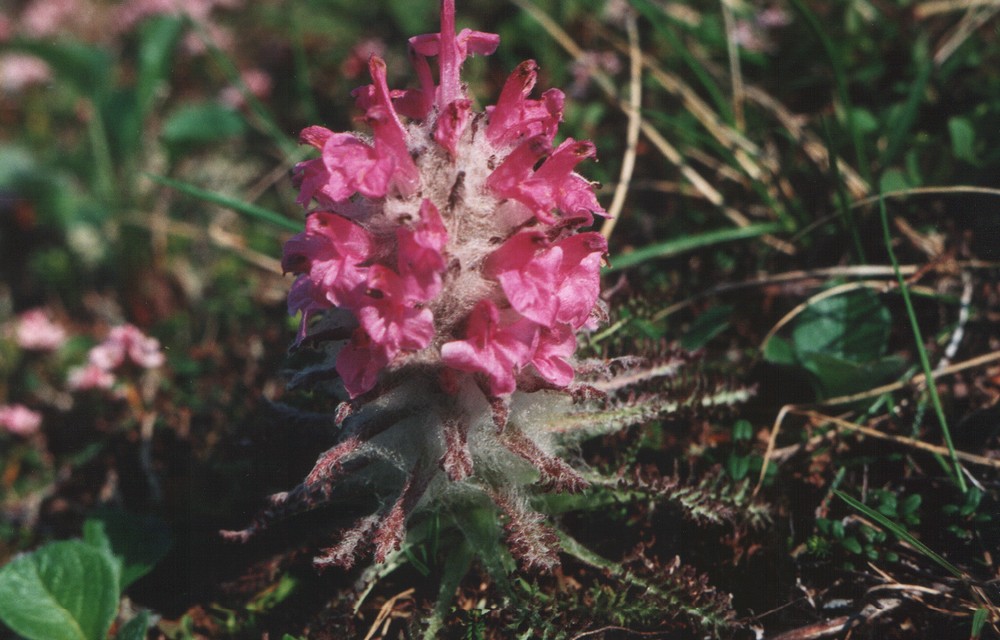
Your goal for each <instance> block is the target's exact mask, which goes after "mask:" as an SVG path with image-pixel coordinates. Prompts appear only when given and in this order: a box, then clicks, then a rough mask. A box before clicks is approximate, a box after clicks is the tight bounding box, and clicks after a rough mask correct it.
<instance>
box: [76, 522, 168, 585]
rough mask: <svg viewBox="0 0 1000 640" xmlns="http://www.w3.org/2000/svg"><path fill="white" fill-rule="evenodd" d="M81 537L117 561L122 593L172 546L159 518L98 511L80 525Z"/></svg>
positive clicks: (163, 523)
mask: <svg viewBox="0 0 1000 640" xmlns="http://www.w3.org/2000/svg"><path fill="white" fill-rule="evenodd" d="M83 537H84V540H86V541H87V542H88V543H90V544H92V545H94V546H96V547H99V548H104V549H107V550H108V551H109V552H110V553H111V554H112V555H113V556H114V557H116V558H118V559H120V560H121V564H122V573H121V585H120V587H121V590H122V591H124V590H125V589H127V588H128V586H129V585H130V584H132V583H133V582H135V581H136V580H138V579H139V578H141V577H142V576H144V575H146V574H147V573H149V572H150V571H152V569H153V567H154V566H156V563H157V562H159V561H160V560H162V559H163V556H165V555H166V554H167V551H169V550H170V545H171V544H172V540H171V537H170V531H169V529H168V528H167V525H166V523H165V522H163V521H162V520H161V519H159V518H156V517H154V516H139V515H135V514H131V513H127V512H125V511H110V510H109V511H102V512H98V513H97V514H96V515H95V517H94V518H91V519H89V520H87V521H86V522H85V523H84V525H83Z"/></svg>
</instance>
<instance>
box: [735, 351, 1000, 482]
mask: <svg viewBox="0 0 1000 640" xmlns="http://www.w3.org/2000/svg"><path fill="white" fill-rule="evenodd" d="M996 361H1000V351H994V352H992V353H987V354H984V355H981V356H978V357H976V358H971V359H969V360H966V361H964V362H959V363H957V364H953V365H951V366H948V367H946V368H944V369H942V370H941V371H938V372H936V374H935V378H936V379H937V380H940V379H941V378H942V377H944V376H948V375H952V374H954V373H958V372H959V371H964V370H966V369H971V368H973V367H979V366H982V365H986V364H990V363H991V362H996ZM923 382H925V377H924V375H923V374H919V375H916V376H913V378H911V379H910V380H909V381H901V382H894V383H892V384H887V385H883V386H881V387H877V388H875V389H869V390H868V391H865V392H863V393H856V394H853V395H850V396H838V397H836V398H830V399H828V400H824V401H823V402H820V403H816V405H811V404H802V405H794V404H786V405H785V406H783V407H782V408H781V409H780V410H779V411H778V415H777V417H776V418H775V419H774V424H773V425H772V426H771V435H770V437H769V438H768V442H767V448H766V449H765V451H764V462H763V464H761V467H760V475H759V476H758V478H757V484H756V486H754V490H753V493H752V494H751V495H753V496H756V495H757V493H758V492H759V491H760V489H761V487H762V486H763V485H764V478H765V477H766V475H767V469H768V466H769V465H770V461H771V458H772V455H773V452H774V449H775V445H776V443H777V441H778V433H779V432H780V430H781V425H782V424H783V423H784V420H785V416H787V415H788V414H789V413H797V414H800V415H801V414H802V412H804V411H811V410H812V409H811V407H813V406H836V405H840V404H848V403H853V402H856V401H858V400H862V399H866V398H872V397H876V396H880V395H882V394H884V393H891V392H893V391H898V390H899V389H902V388H903V387H905V386H907V385H908V384H911V385H918V384H922V383H923ZM819 415H822V414H819ZM839 419H840V418H837V419H835V420H839ZM849 424H851V425H854V424H855V423H853V422H851V423H849ZM857 426H860V425H857ZM865 428H868V427H865ZM876 433H878V434H880V435H874V434H868V435H872V436H873V437H876V438H878V437H882V436H887V437H888V434H883V433H882V432H880V431H878V432H876ZM898 438H900V436H895V437H893V438H891V439H894V440H896V441H897V442H903V441H902V440H899V439H898ZM913 442H920V441H918V440H914V441H913ZM906 444H907V445H909V443H906ZM924 445H926V443H922V444H921V447H920V448H922V447H923V446H924ZM914 446H915V445H914ZM926 446H929V447H933V446H934V445H926ZM956 454H959V452H957V451H956ZM973 455H974V454H967V453H961V455H959V456H958V457H960V458H962V457H963V456H973ZM974 457H975V458H977V460H975V461H974V460H972V459H968V461H969V462H975V463H976V464H986V465H989V466H994V465H995V464H998V463H997V461H996V460H993V459H992V458H984V457H982V456H974ZM963 459H964V458H963ZM979 459H981V460H990V462H982V463H981V462H979ZM998 468H1000V466H998Z"/></svg>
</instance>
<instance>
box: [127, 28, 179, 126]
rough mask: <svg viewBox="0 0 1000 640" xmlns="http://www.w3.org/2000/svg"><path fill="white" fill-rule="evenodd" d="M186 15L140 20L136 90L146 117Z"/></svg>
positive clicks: (170, 61) (140, 106)
mask: <svg viewBox="0 0 1000 640" xmlns="http://www.w3.org/2000/svg"><path fill="white" fill-rule="evenodd" d="M184 23H185V19H184V18H181V17H176V16H158V17H156V18H152V19H150V20H147V21H145V22H143V24H142V26H141V27H140V29H139V42H140V46H139V69H138V78H137V79H136V87H135V90H136V94H137V101H138V103H139V111H140V113H141V114H142V116H143V117H145V116H146V115H147V114H148V113H149V111H150V110H151V108H152V106H153V102H154V100H155V98H156V92H157V90H158V89H159V88H160V85H161V84H162V83H163V81H164V80H166V78H167V76H168V75H169V74H170V68H171V66H172V64H173V52H174V48H175V47H176V45H177V41H178V40H179V39H180V36H181V31H182V30H183V28H184Z"/></svg>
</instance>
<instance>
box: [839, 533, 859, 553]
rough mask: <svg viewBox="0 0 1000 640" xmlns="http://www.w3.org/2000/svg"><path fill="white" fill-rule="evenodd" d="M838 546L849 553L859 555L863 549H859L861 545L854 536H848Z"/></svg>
mask: <svg viewBox="0 0 1000 640" xmlns="http://www.w3.org/2000/svg"><path fill="white" fill-rule="evenodd" d="M840 544H842V545H843V546H844V548H845V549H847V550H848V551H850V552H851V553H861V552H862V551H863V549H862V548H861V543H860V542H858V539H857V538H855V537H854V536H848V537H846V538H844V539H843V540H841V541H840Z"/></svg>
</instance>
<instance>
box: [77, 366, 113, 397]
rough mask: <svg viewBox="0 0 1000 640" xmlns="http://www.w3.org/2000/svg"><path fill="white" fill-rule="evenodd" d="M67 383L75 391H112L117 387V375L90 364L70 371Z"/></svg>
mask: <svg viewBox="0 0 1000 640" xmlns="http://www.w3.org/2000/svg"><path fill="white" fill-rule="evenodd" d="M66 383H67V384H68V385H69V388H70V389H73V390H74V391H86V390H88V389H110V388H111V387H113V386H115V375H114V374H113V373H111V372H110V371H108V370H107V369H105V368H104V367H101V366H100V365H97V364H94V363H93V362H88V363H87V364H85V365H83V366H82V367H74V368H73V369H70V371H69V376H68V378H67V380H66Z"/></svg>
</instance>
